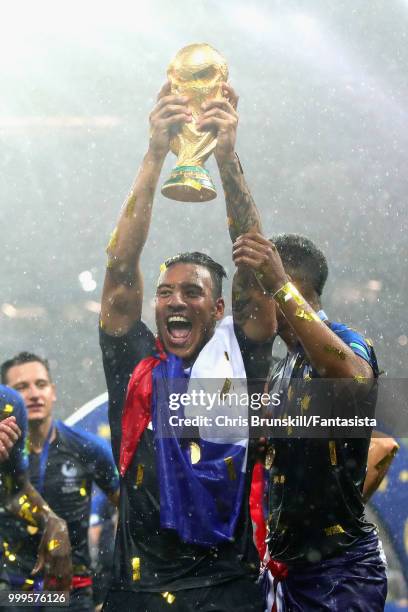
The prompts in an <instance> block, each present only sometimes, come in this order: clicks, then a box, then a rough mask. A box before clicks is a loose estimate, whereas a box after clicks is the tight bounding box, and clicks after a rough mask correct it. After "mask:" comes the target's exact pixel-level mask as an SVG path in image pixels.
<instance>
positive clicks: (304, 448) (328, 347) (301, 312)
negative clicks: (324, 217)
mask: <svg viewBox="0 0 408 612" xmlns="http://www.w3.org/2000/svg"><path fill="white" fill-rule="evenodd" d="M233 258H234V262H235V264H236V265H237V266H247V267H249V268H250V269H251V270H252V271H253V272H254V273H255V274H256V276H257V278H258V282H259V285H260V287H261V288H262V289H263V291H264V293H265V294H268V295H269V296H270V298H271V301H272V302H276V304H277V305H278V306H279V310H278V333H279V335H280V336H281V338H282V339H283V340H284V341H285V343H286V345H287V349H288V353H287V355H286V358H285V359H283V360H282V361H281V362H279V363H278V364H277V366H276V367H275V368H274V370H273V371H272V372H271V374H270V376H269V391H270V393H271V394H272V393H279V394H280V396H281V398H282V401H281V404H282V405H281V406H280V407H279V412H278V413H277V412H276V410H275V412H273V416H275V417H276V416H280V417H282V416H285V415H287V414H291V415H292V416H296V415H299V416H301V415H303V414H310V413H311V411H312V410H313V414H317V415H320V416H326V417H327V416H335V415H337V416H340V417H341V416H342V415H346V416H347V417H349V416H351V413H350V406H351V407H352V409H353V410H355V414H361V415H363V416H364V415H369V416H373V415H374V408H375V401H376V378H377V376H378V367H377V362H376V358H375V354H374V351H373V348H372V346H371V343H369V342H368V341H366V340H365V339H364V338H363V337H362V336H361V335H360V334H359V333H357V332H356V331H354V330H352V329H350V328H349V327H347V326H345V325H343V324H341V323H334V322H331V321H329V320H328V317H327V316H326V314H325V313H324V311H323V310H322V308H321V297H320V296H321V293H322V290H323V287H324V284H325V282H326V279H327V274H328V267H327V262H326V259H325V257H324V255H323V253H322V252H321V251H320V250H319V249H318V248H317V247H316V246H315V245H314V244H313V243H312V242H311V241H310V240H308V239H307V238H304V237H302V236H298V235H290V234H289V235H284V236H278V237H277V238H275V239H272V241H269V240H267V239H265V238H264V237H263V236H261V235H260V234H256V233H251V234H246V235H244V236H241V237H240V238H238V240H237V241H236V242H235V244H234V248H233ZM273 308H274V306H273ZM318 379H320V381H322V380H325V379H326V380H329V379H331V383H330V384H331V388H330V389H329V391H330V394H329V395H327V393H325V394H323V397H322V393H320V394H319V385H317V386H316V384H314V383H316V382H318ZM327 389H328V388H327V387H326V391H327ZM270 413H272V410H270ZM367 433H368V435H366V434H367ZM369 434H370V430H369V428H368V432H367V430H366V431H365V432H364V434H363V435H365V437H363V436H362V435H361V434H360V437H348V436H345V435H341V430H338V431H337V432H336V431H335V430H331V436H328V437H326V438H322V437H320V438H319V437H311V436H310V434H309V435H308V436H307V435H305V434H304V433H303V437H298V436H296V433H294V432H291V431H290V430H288V432H287V436H286V437H278V436H276V437H274V438H270V439H269V444H268V448H267V451H266V460H265V465H266V468H267V470H268V481H269V503H268V514H269V535H268V540H267V542H268V550H269V554H270V557H271V559H272V560H273V561H278V562H283V563H284V564H286V568H287V572H282V573H281V575H280V576H276V577H275V580H274V585H273V587H274V589H275V591H276V588H277V583H278V581H279V578H282V577H284V574H285V573H287V575H286V577H285V579H284V580H282V581H281V592H282V598H281V599H280V598H279V597H278V598H277V600H276V601H275V609H282V610H285V611H290V612H309V611H310V612H312V611H315V610H330V611H334V610H338V611H340V610H356V612H357V611H358V612H374V611H380V610H383V608H384V603H385V598H386V593H387V582H386V574H385V560H384V558H383V555H382V553H381V550H380V545H379V540H378V536H377V532H376V528H375V526H374V525H373V524H371V523H369V522H368V521H367V519H366V517H365V515H364V497H363V485H364V481H365V477H366V467H367V453H368V449H369V443H370V435H369ZM272 435H273V434H272ZM355 435H356V432H355ZM394 450H395V447H394ZM392 452H393V451H392ZM370 486H371V485H370ZM371 492H372V491H371ZM368 493H369V491H367V490H366V491H365V494H366V495H367V494H368ZM280 606H282V608H280Z"/></svg>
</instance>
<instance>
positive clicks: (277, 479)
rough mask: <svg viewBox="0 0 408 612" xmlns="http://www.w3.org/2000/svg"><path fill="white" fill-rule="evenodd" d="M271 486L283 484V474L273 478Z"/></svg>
mask: <svg viewBox="0 0 408 612" xmlns="http://www.w3.org/2000/svg"><path fill="white" fill-rule="evenodd" d="M273 484H285V474H278V475H277V476H274V477H273Z"/></svg>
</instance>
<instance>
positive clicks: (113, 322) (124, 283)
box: [101, 84, 191, 336]
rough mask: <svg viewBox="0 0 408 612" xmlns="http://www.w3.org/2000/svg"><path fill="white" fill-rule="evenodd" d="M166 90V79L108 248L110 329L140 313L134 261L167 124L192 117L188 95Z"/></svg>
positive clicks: (106, 317) (105, 300)
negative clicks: (129, 189)
mask: <svg viewBox="0 0 408 612" xmlns="http://www.w3.org/2000/svg"><path fill="white" fill-rule="evenodd" d="M169 93H170V85H169V84H166V85H165V86H164V87H163V89H162V90H161V92H160V94H159V96H158V102H157V104H156V106H155V108H154V109H153V111H152V113H151V115H150V143H149V148H148V151H147V153H146V155H145V157H144V159H143V162H142V165H141V167H140V170H139V172H138V175H137V177H136V179H135V182H134V184H133V187H132V189H131V191H130V194H129V196H128V197H127V199H126V201H125V204H124V206H123V208H122V212H121V215H120V219H119V222H118V225H117V227H116V229H115V230H114V232H113V234H112V237H111V239H110V242H109V244H108V248H107V253H108V265H107V269H106V275H105V283H104V288H103V294H102V306H101V325H103V328H104V330H105V331H106V332H107V333H108V334H110V335H118V336H121V335H123V334H125V333H126V332H127V331H129V329H130V328H131V327H132V325H133V324H134V323H135V322H136V321H137V320H139V319H140V317H141V313H142V303H143V277H142V273H141V270H140V264H139V261H140V256H141V253H142V249H143V247H144V245H145V242H146V240H147V235H148V232H149V227H150V220H151V215H152V207H153V197H154V193H155V190H156V186H157V182H158V180H159V176H160V171H161V169H162V166H163V162H164V159H165V157H166V155H167V153H168V151H169V146H170V130H171V128H173V129H174V128H175V127H177V126H179V125H180V123H184V122H186V121H191V112H190V111H189V110H188V107H187V98H184V97H179V96H173V95H169Z"/></svg>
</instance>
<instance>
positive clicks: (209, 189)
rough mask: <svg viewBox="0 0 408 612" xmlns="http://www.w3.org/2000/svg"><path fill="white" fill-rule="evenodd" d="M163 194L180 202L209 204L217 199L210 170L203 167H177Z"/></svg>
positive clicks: (165, 185) (172, 172) (164, 186)
mask: <svg viewBox="0 0 408 612" xmlns="http://www.w3.org/2000/svg"><path fill="white" fill-rule="evenodd" d="M161 192H162V194H163V195H164V196H165V197H166V198H170V199H171V200H177V201H178V202H208V201H209V200H213V199H214V198H216V197H217V192H216V191H215V187H214V183H213V182H212V179H211V177H210V175H209V172H208V170H206V169H205V168H202V167H201V166H176V167H175V168H173V170H172V171H171V175H170V178H169V179H168V180H167V181H166V182H165V183H164V185H163V187H162V190H161Z"/></svg>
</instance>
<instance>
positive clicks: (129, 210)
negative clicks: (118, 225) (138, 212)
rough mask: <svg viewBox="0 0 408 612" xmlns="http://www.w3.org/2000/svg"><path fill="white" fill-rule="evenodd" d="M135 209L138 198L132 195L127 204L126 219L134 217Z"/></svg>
mask: <svg viewBox="0 0 408 612" xmlns="http://www.w3.org/2000/svg"><path fill="white" fill-rule="evenodd" d="M135 207H136V196H135V195H133V194H132V195H131V196H130V197H129V201H128V203H127V204H126V209H125V217H132V216H133V213H134V212H135Z"/></svg>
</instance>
